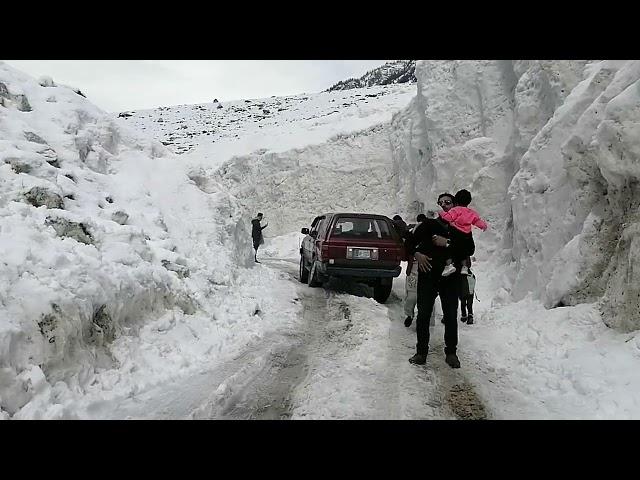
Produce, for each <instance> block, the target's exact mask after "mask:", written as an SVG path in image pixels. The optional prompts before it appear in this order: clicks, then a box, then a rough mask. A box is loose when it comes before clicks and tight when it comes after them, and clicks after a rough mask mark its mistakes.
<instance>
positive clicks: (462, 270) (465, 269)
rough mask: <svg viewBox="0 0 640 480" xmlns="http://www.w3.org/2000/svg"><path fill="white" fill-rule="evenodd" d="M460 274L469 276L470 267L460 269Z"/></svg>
mask: <svg viewBox="0 0 640 480" xmlns="http://www.w3.org/2000/svg"><path fill="white" fill-rule="evenodd" d="M460 273H461V274H462V275H469V267H462V268H461V269H460Z"/></svg>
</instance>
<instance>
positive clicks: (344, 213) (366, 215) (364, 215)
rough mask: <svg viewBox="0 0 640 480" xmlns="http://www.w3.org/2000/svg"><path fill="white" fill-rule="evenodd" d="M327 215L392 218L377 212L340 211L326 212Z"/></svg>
mask: <svg viewBox="0 0 640 480" xmlns="http://www.w3.org/2000/svg"><path fill="white" fill-rule="evenodd" d="M324 215H326V216H327V217H328V216H329V215H332V216H334V217H355V218H378V219H384V220H390V218H389V217H387V216H386V215H378V214H377V213H349V212H339V213H325V214H324Z"/></svg>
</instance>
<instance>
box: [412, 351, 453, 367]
mask: <svg viewBox="0 0 640 480" xmlns="http://www.w3.org/2000/svg"><path fill="white" fill-rule="evenodd" d="M409 361H411V360H409ZM444 361H445V362H447V365H449V366H450V367H451V368H460V360H458V356H457V355H456V354H455V353H447V356H446V357H445V359H444Z"/></svg>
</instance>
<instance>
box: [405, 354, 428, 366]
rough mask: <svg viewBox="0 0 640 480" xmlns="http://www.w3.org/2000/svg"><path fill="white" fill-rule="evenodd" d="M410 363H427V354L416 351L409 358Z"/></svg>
mask: <svg viewBox="0 0 640 480" xmlns="http://www.w3.org/2000/svg"><path fill="white" fill-rule="evenodd" d="M409 363H413V364H414V365H424V364H425V363H427V356H426V355H422V354H420V353H416V354H415V355H414V356H413V357H411V358H410V359H409Z"/></svg>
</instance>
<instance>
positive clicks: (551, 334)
mask: <svg viewBox="0 0 640 480" xmlns="http://www.w3.org/2000/svg"><path fill="white" fill-rule="evenodd" d="M416 77H417V79H418V82H417V84H413V85H390V86H385V87H367V88H362V89H354V90H345V91H336V92H323V93H318V94H305V95H297V96H291V97H272V98H269V99H252V100H250V101H245V100H238V101H234V102H223V103H222V107H223V108H220V109H218V108H217V104H203V105H183V106H176V107H162V108H160V109H156V110H149V111H138V112H130V113H131V116H128V117H122V118H117V117H116V118H114V116H113V115H110V114H106V113H104V112H102V111H100V110H99V109H97V108H96V107H95V106H93V105H92V104H91V103H90V102H89V101H88V100H87V99H86V98H84V97H82V96H80V95H78V94H77V93H75V91H74V89H73V88H70V87H66V86H64V85H60V84H58V83H57V82H55V81H54V79H51V78H49V77H41V78H40V79H39V80H35V79H32V78H30V77H28V76H27V75H24V74H22V73H20V72H18V71H16V70H14V69H12V68H11V67H9V66H7V65H5V64H2V63H0V100H1V101H2V104H1V105H0V177H1V181H0V258H2V262H3V265H2V266H3V268H2V269H0V418H5V419H6V418H14V419H26V418H44V419H50V418H217V417H220V416H224V415H226V414H227V413H228V411H229V409H231V408H235V407H232V406H233V405H236V404H237V399H238V398H240V397H242V396H243V395H247V393H246V392H248V391H251V390H250V385H251V384H252V382H254V381H255V379H257V378H261V377H260V376H261V375H262V373H260V372H265V371H268V370H269V368H271V367H270V365H271V364H272V362H273V358H275V357H278V355H279V353H278V352H280V351H281V350H282V349H285V350H286V348H287V347H286V345H287V342H290V341H292V339H295V341H296V342H298V344H299V345H300V349H299V351H298V350H295V352H298V353H299V352H305V355H307V356H308V359H307V360H305V361H306V362H307V363H305V364H304V365H303V366H304V368H305V369H306V370H304V371H295V372H293V373H292V374H291V375H293V376H292V377H291V379H292V381H293V378H294V377H295V384H293V385H291V387H292V389H293V390H292V392H291V398H290V399H289V400H290V401H291V410H290V413H291V416H292V418H297V419H302V418H307V419H309V418H318V419H319V418H322V419H326V418H433V417H437V418H455V415H453V414H452V413H451V412H450V411H448V410H447V407H446V405H445V404H446V402H444V401H443V400H442V398H441V396H442V393H443V392H444V391H446V389H447V388H449V387H450V386H451V385H453V384H455V385H459V384H461V383H464V384H469V385H472V386H473V388H474V389H475V391H476V392H477V394H478V395H479V396H480V397H481V399H482V401H483V404H484V406H485V408H486V409H487V410H488V413H489V415H490V417H491V418H509V419H511V418H557V419H560V418H571V419H574V418H575V419H577V418H594V419H595V418H616V419H618V418H620V419H622V418H640V380H639V378H640V377H638V375H637V374H636V372H637V370H638V362H639V361H640V358H639V356H640V337H639V336H638V328H639V326H640V317H638V311H639V308H640V304H639V303H638V302H639V298H640V296H639V295H638V292H639V290H638V289H639V288H640V278H637V277H638V271H640V270H639V269H638V268H635V267H636V265H635V264H636V258H637V257H638V255H639V254H640V251H639V249H640V242H638V233H639V232H640V230H639V227H638V217H637V215H638V209H639V208H640V200H639V199H640V192H639V191H638V176H639V175H640V171H639V170H638V155H639V153H640V146H639V143H638V138H640V136H639V134H640V130H639V125H640V117H639V116H638V115H640V109H639V106H640V90H639V89H638V85H639V84H640V62H638V61H593V62H589V61H578V60H572V61H551V60H549V61H534V60H527V61H480V60H472V61H418V62H417V64H416ZM160 119H162V121H160ZM183 127H184V128H183ZM161 142H164V143H166V145H162V143H161ZM33 187H39V188H41V189H45V190H43V191H44V192H45V193H46V199H45V200H46V201H47V205H41V206H35V205H32V204H30V203H29V202H28V201H27V198H26V196H25V194H27V192H29V191H30V190H31V189H32V188H33ZM460 188H467V189H469V190H470V191H471V192H472V194H473V197H474V199H473V202H472V204H471V207H472V208H474V209H475V210H477V211H478V213H479V214H480V215H481V216H482V217H483V218H485V219H487V221H488V223H489V224H490V225H491V227H492V228H491V229H490V230H489V231H487V232H483V233H477V234H474V237H475V239H476V245H477V252H476V260H475V262H474V272H475V273H476V276H477V295H478V298H479V301H478V302H476V304H475V306H474V308H475V324H473V325H465V324H460V325H459V332H460V335H459V336H460V344H459V355H460V358H461V362H462V368H461V369H460V371H456V373H451V372H453V371H449V370H448V368H447V367H445V366H443V362H442V358H440V357H441V346H442V345H441V343H442V326H441V324H440V322H439V321H436V326H435V327H434V330H433V337H432V348H431V350H430V351H431V352H433V355H432V354H431V353H430V355H429V360H428V365H427V368H420V369H419V368H417V367H415V366H412V365H410V364H409V363H408V362H407V361H406V360H407V359H408V357H409V356H410V355H411V353H413V349H414V346H415V325H414V326H412V327H411V328H409V329H407V328H405V327H404V326H403V325H402V320H403V315H402V310H401V300H402V299H403V296H404V273H403V274H402V275H401V276H400V277H399V278H397V279H395V281H394V289H393V293H392V297H391V299H390V301H389V303H388V304H385V305H379V304H377V303H376V302H375V301H374V300H372V299H371V298H368V297H367V295H364V294H363V293H362V292H360V291H359V290H356V291H351V290H347V291H343V290H342V289H341V288H338V287H335V286H334V287H333V289H330V290H328V291H326V292H325V291H324V290H323V289H311V288H310V287H307V286H306V285H304V284H300V283H299V282H298V281H297V278H295V277H296V275H297V274H296V272H297V269H298V259H299V246H300V242H301V239H302V238H303V237H304V235H303V234H301V233H300V229H301V228H302V227H308V226H310V223H311V221H312V220H313V218H314V217H315V216H316V215H319V214H321V213H324V212H328V211H340V210H342V211H375V212H376V213H382V214H386V215H389V216H392V215H394V214H396V213H399V214H401V215H402V216H403V217H404V218H405V219H410V220H413V219H414V218H415V215H416V214H417V213H419V212H422V211H425V210H427V209H431V208H434V207H435V206H436V205H435V201H436V198H437V195H438V194H439V193H441V192H443V191H450V192H455V191H456V190H458V189H460ZM59 202H62V205H61V206H62V207H63V208H54V207H55V206H56V205H58V206H59V205H60V204H59ZM257 211H263V212H264V213H265V220H264V221H263V224H264V223H265V222H268V223H269V227H268V228H267V229H265V230H264V236H265V243H264V245H262V246H261V247H260V249H259V251H258V258H259V259H260V260H261V261H262V262H263V263H262V264H260V265H256V264H254V263H253V260H252V256H253V249H252V247H251V239H250V231H249V227H250V219H251V218H252V217H253V216H254V215H255V214H256V213H257ZM65 222H66V223H65ZM64 235H66V236H64ZM312 307H313V308H312ZM314 309H315V310H317V312H316V313H313V314H314V315H320V316H319V317H317V318H316V317H313V318H312V319H311V320H312V321H318V320H321V321H322V323H321V324H318V326H319V327H321V328H316V329H311V330H304V328H309V327H308V324H307V323H305V321H307V320H309V319H308V317H307V316H308V315H311V314H312V313H310V312H312V311H314ZM305 325H307V326H306V327H305ZM311 325H314V326H315V324H313V323H312V324H311ZM296 332H297V333H296ZM300 332H306V333H304V335H303V334H301V333H300ZM303 347H304V348H306V350H305V349H304V348H303ZM296 348H298V347H296ZM274 352H275V353H274ZM274 356H275V357H274ZM278 358H279V357H278ZM287 358H288V357H287ZM292 358H294V360H295V359H296V358H298V357H296V356H295V355H294V356H293V357H292ZM300 358H302V357H300ZM238 359H244V360H241V361H240V363H239V361H238ZM243 362H244V363H243ZM287 378H288V377H287ZM265 388H266V387H265ZM248 389H249V390H248ZM256 393H259V392H256Z"/></svg>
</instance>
